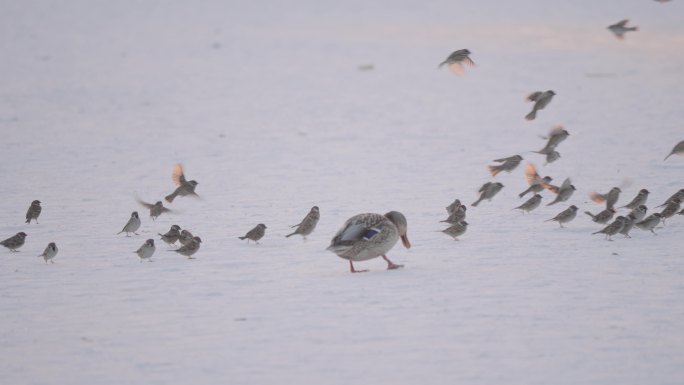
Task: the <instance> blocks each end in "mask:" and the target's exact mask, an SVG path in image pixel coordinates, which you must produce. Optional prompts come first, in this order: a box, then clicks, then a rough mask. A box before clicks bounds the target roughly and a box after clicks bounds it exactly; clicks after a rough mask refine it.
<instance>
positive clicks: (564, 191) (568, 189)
mask: <svg viewBox="0 0 684 385" xmlns="http://www.w3.org/2000/svg"><path fill="white" fill-rule="evenodd" d="M544 187H546V188H547V189H549V190H550V191H552V192H555V193H556V194H558V195H556V199H554V200H553V201H552V202H551V203H547V204H546V205H547V206H551V205H554V204H556V203H558V202H565V201H567V200H568V199H570V197H571V196H572V194H573V193H574V192H575V190H576V189H575V186H573V185H572V182H571V181H570V178H565V180H564V181H563V184H562V185H561V186H560V187H556V186H552V185H549V184H546V185H544Z"/></svg>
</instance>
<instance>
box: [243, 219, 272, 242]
mask: <svg viewBox="0 0 684 385" xmlns="http://www.w3.org/2000/svg"><path fill="white" fill-rule="evenodd" d="M266 228H267V227H266V225H265V224H263V223H259V224H258V225H256V227H254V228H253V229H251V230H249V231H248V232H247V234H245V236H244V237H238V238H240V239H247V243H249V240H250V239H251V240H252V241H254V242H256V243H257V244H259V242H258V241H259V239H261V238H263V237H264V234H266Z"/></svg>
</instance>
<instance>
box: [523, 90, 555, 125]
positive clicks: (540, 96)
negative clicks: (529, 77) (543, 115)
mask: <svg viewBox="0 0 684 385" xmlns="http://www.w3.org/2000/svg"><path fill="white" fill-rule="evenodd" d="M554 95H556V93H555V92H553V91H552V90H548V91H536V92H533V93H531V94H530V95H529V96H528V97H527V99H526V100H527V101H528V102H534V106H532V111H530V113H529V114H527V115H526V116H525V119H527V120H534V118H536V117H537V111H539V110H543V109H544V108H546V106H548V105H549V103H551V99H553V96H554Z"/></svg>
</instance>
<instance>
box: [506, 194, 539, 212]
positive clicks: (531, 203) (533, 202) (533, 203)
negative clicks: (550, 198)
mask: <svg viewBox="0 0 684 385" xmlns="http://www.w3.org/2000/svg"><path fill="white" fill-rule="evenodd" d="M541 201H542V196H541V195H539V194H534V196H533V197H532V198H530V199H528V200H527V201H526V202H525V203H523V204H521V205H520V206H518V207H516V208H514V209H513V210H522V213H523V214H525V212H527V213H529V212H530V211H532V210H534V209H536V208H537V207H539V205H540V204H541Z"/></svg>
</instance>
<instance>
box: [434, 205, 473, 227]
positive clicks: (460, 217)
mask: <svg viewBox="0 0 684 385" xmlns="http://www.w3.org/2000/svg"><path fill="white" fill-rule="evenodd" d="M466 210H467V207H466V206H460V207H459V208H457V209H456V210H454V212H453V213H451V215H449V218H447V219H445V220H443V221H440V222H446V223H450V224H452V225H455V224H457V223H460V222H463V221H464V220H465V218H466Z"/></svg>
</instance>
